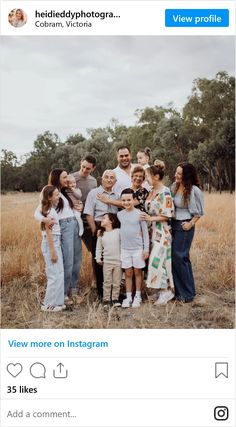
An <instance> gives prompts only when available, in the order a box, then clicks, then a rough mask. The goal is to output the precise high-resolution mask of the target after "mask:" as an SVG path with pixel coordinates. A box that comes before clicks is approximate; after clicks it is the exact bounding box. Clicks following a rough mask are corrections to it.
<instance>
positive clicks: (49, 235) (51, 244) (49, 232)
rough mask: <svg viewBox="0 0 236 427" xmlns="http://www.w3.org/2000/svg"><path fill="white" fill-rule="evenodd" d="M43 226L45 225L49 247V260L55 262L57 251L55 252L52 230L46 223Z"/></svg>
mask: <svg viewBox="0 0 236 427" xmlns="http://www.w3.org/2000/svg"><path fill="white" fill-rule="evenodd" d="M45 227H46V234H47V241H48V246H49V249H50V255H51V261H52V262H57V253H56V250H55V246H54V242H53V238H52V230H51V229H50V227H49V226H48V225H47V224H46V226H45Z"/></svg>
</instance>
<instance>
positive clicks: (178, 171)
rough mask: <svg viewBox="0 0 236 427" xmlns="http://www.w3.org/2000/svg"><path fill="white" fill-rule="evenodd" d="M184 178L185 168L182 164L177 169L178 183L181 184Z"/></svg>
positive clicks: (176, 178) (176, 180)
mask: <svg viewBox="0 0 236 427" xmlns="http://www.w3.org/2000/svg"><path fill="white" fill-rule="evenodd" d="M182 178H183V169H182V168H181V166H178V167H177V169H176V171H175V182H177V184H181V182H182Z"/></svg>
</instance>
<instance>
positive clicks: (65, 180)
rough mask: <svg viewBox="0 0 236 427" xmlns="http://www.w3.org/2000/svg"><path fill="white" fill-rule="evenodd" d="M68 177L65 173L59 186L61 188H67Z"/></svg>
mask: <svg viewBox="0 0 236 427" xmlns="http://www.w3.org/2000/svg"><path fill="white" fill-rule="evenodd" d="M67 182H68V175H67V172H66V171H63V172H62V173H61V175H60V178H59V184H60V187H61V188H64V187H67Z"/></svg>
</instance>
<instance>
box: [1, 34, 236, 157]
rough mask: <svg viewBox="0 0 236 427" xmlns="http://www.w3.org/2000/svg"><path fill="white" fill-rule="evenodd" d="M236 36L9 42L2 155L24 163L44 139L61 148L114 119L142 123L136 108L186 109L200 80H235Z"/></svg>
mask: <svg viewBox="0 0 236 427" xmlns="http://www.w3.org/2000/svg"><path fill="white" fill-rule="evenodd" d="M234 43H235V42H234V37H229V36H228V37H223V36H219V37H218V36H212V37H209V36H208V37H205V36H202V37H201V36H200V37H199V36H198V37H195V36H189V37H186V36H185V37H182V36H179V37H174V36H165V37H160V36H155V37H149V36H139V37H138V36H133V37H132V36H127V37H126V36H122V37H118V36H106V37H101V36H99V37H98V36H87V37H86V36H81V37H60V36H58V37H52V36H51V37H42V36H41V37H29V36H28V37H4V38H2V46H1V58H2V61H1V68H0V79H1V80H0V81H1V93H2V95H1V141H2V142H1V148H5V149H7V150H11V151H13V152H14V153H15V154H17V155H18V156H20V155H23V154H26V153H29V152H30V151H31V150H33V143H34V141H35V139H36V138H37V135H38V134H40V133H43V132H45V131H46V130H49V131H50V132H52V133H54V132H55V133H57V134H58V136H59V137H60V139H61V141H62V142H63V141H65V139H66V137H67V136H68V135H71V134H75V133H82V134H83V135H84V136H85V137H86V136H87V133H86V129H88V128H97V127H105V126H107V125H108V124H109V123H110V121H111V119H112V118H115V119H117V120H118V121H119V122H120V123H122V124H125V125H127V126H129V125H134V124H135V123H136V117H135V115H134V113H135V110H136V109H143V108H145V107H154V106H155V105H157V106H167V104H168V103H169V102H172V103H173V104H174V106H175V107H176V108H177V109H178V110H181V109H182V107H183V106H184V104H185V103H186V102H187V98H188V96H190V94H191V89H192V83H193V80H194V79H195V78H198V77H204V78H214V77H215V74H216V73H217V72H218V71H222V70H224V71H227V72H228V73H229V74H230V75H234V74H235V71H234Z"/></svg>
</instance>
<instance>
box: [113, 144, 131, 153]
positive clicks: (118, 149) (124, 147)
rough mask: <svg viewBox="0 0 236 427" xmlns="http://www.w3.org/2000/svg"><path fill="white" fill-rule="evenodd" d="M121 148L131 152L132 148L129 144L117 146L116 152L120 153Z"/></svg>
mask: <svg viewBox="0 0 236 427" xmlns="http://www.w3.org/2000/svg"><path fill="white" fill-rule="evenodd" d="M120 150H128V152H129V153H131V151H130V148H129V147H128V146H127V145H121V146H120V147H117V150H116V152H117V153H119V151H120Z"/></svg>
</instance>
